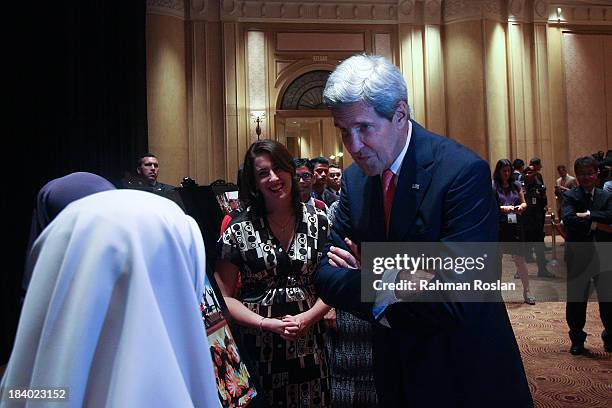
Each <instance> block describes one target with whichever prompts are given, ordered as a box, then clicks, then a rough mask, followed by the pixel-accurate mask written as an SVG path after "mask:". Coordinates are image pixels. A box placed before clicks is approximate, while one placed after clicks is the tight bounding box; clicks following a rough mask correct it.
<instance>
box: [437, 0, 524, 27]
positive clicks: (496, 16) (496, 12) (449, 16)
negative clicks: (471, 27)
mask: <svg viewBox="0 0 612 408" xmlns="http://www.w3.org/2000/svg"><path fill="white" fill-rule="evenodd" d="M515 7H516V6H515ZM442 16H443V20H444V23H457V22H461V21H474V20H483V19H488V20H494V21H500V22H503V21H507V10H506V1H504V0H445V1H444V4H443V6H442Z"/></svg>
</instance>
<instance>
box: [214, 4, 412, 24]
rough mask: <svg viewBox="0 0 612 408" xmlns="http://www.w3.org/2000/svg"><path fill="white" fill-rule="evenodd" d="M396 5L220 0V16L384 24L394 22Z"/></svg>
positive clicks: (244, 20) (284, 21) (263, 20)
mask: <svg viewBox="0 0 612 408" xmlns="http://www.w3.org/2000/svg"><path fill="white" fill-rule="evenodd" d="M400 3H401V2H400ZM397 9H398V1H397V0H376V1H363V0H354V1H322V0H318V1H313V0H311V1H299V0H289V1H264V0H221V20H224V21H240V22H279V23H287V22H295V23H317V22H318V23H353V24H354V23H359V24H384V23H397V21H398V16H397V13H398V10H397Z"/></svg>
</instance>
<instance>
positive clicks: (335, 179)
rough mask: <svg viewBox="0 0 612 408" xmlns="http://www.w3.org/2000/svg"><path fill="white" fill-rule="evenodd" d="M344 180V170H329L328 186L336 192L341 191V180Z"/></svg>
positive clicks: (332, 168)
mask: <svg viewBox="0 0 612 408" xmlns="http://www.w3.org/2000/svg"><path fill="white" fill-rule="evenodd" d="M341 179H342V170H340V169H338V168H336V167H330V168H329V175H328V176H327V185H328V186H330V187H331V188H333V189H334V190H336V191H338V190H340V180H341Z"/></svg>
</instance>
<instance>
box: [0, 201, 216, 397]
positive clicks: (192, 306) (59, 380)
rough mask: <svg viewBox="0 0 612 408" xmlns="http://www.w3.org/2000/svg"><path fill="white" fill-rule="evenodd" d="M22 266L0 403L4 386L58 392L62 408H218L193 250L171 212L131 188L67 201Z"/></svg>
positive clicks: (195, 239) (184, 221)
mask: <svg viewBox="0 0 612 408" xmlns="http://www.w3.org/2000/svg"><path fill="white" fill-rule="evenodd" d="M30 265H33V275H32V281H31V283H30V288H29V290H28V292H27V296H26V298H25V303H24V306H23V311H22V315H21V319H20V322H19V328H18V332H17V338H16V341H15V346H14V349H13V353H12V355H11V359H10V361H9V364H8V367H7V369H6V373H5V375H4V378H3V379H2V390H3V394H4V395H3V396H2V406H5V404H7V402H8V401H9V400H8V399H7V395H6V393H7V390H8V389H10V388H13V387H30V388H31V387H45V388H48V387H69V400H68V402H67V403H61V404H59V405H58V406H62V407H81V406H88V407H97V406H109V407H191V406H195V407H213V406H214V407H218V406H219V399H218V394H217V387H216V382H215V378H214V373H213V368H212V362H211V356H210V352H209V347H208V341H207V338H206V333H205V329H204V324H203V321H202V319H201V315H200V310H199V302H200V298H201V296H202V290H203V284H204V274H205V253H204V243H203V240H202V236H201V234H200V231H199V229H198V226H197V224H196V223H195V221H194V220H193V219H192V218H191V217H189V216H187V215H185V214H184V213H183V212H182V211H181V209H180V208H179V207H178V206H177V205H176V204H174V203H173V202H171V201H170V200H167V199H165V198H162V197H158V196H156V195H155V194H151V193H148V192H141V191H135V190H116V191H106V192H102V193H97V194H93V195H91V196H88V197H86V198H83V199H81V200H78V201H75V202H74V203H72V204H70V205H69V206H68V207H66V209H65V210H64V211H62V212H61V213H60V214H59V215H58V217H57V218H56V219H55V220H54V221H53V222H52V223H51V224H50V225H49V226H48V227H47V228H46V229H45V230H44V231H43V233H42V234H41V236H40V237H39V239H38V240H37V241H36V243H35V244H34V247H33V249H32V253H31V258H30ZM10 405H11V406H14V404H12V403H11V404H10ZM18 405H20V404H18Z"/></svg>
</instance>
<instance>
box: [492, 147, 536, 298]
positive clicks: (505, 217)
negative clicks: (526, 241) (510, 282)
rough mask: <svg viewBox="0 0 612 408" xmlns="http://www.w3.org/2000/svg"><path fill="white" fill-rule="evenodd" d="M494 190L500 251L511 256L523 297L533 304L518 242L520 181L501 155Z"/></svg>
mask: <svg viewBox="0 0 612 408" xmlns="http://www.w3.org/2000/svg"><path fill="white" fill-rule="evenodd" d="M493 190H494V192H495V197H496V198H497V203H498V206H499V242H504V243H506V242H507V243H510V245H503V244H502V247H501V248H502V251H503V252H504V253H510V254H512V256H513V259H514V264H515V265H516V271H517V274H518V275H519V277H520V278H521V282H522V283H523V299H524V300H525V303H527V304H530V305H534V304H535V297H534V296H533V295H532V294H531V292H530V291H529V272H528V271H527V263H526V262H525V256H524V254H523V251H522V245H520V243H521V242H522V241H523V239H522V231H521V219H520V215H521V214H522V213H523V211H525V208H527V203H526V202H525V195H524V194H523V189H522V187H521V183H519V182H518V181H515V180H514V175H513V174H512V163H510V160H508V159H501V160H499V161H498V162H497V165H496V166H495V171H494V172H493Z"/></svg>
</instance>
